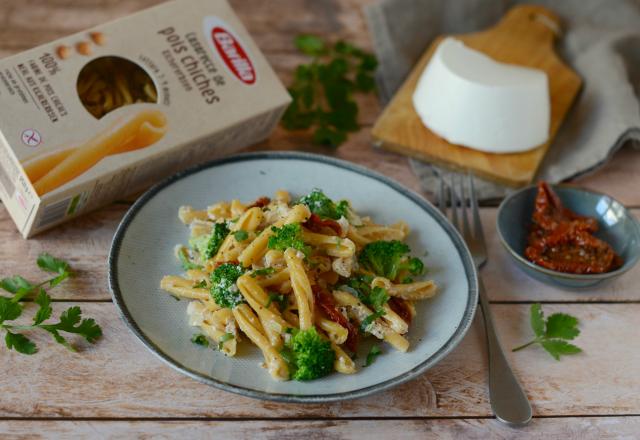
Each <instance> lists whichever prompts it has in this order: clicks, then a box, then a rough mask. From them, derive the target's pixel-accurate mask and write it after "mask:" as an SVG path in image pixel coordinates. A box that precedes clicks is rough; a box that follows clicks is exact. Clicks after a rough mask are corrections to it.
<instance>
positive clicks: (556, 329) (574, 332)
mask: <svg viewBox="0 0 640 440" xmlns="http://www.w3.org/2000/svg"><path fill="white" fill-rule="evenodd" d="M579 334H580V329H578V319H577V318H575V317H573V316H571V315H567V314H565V313H554V314H553V315H551V316H549V317H548V318H547V331H546V333H545V336H546V337H547V338H560V339H567V340H571V339H574V338H575V337H576V336H578V335H579Z"/></svg>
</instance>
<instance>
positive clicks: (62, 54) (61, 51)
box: [56, 46, 71, 60]
mask: <svg viewBox="0 0 640 440" xmlns="http://www.w3.org/2000/svg"><path fill="white" fill-rule="evenodd" d="M56 54H57V55H58V58H60V59H61V60H66V59H67V58H69V57H70V56H71V48H70V47H69V46H58V48H57V49H56Z"/></svg>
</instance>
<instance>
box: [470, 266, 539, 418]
mask: <svg viewBox="0 0 640 440" xmlns="http://www.w3.org/2000/svg"><path fill="white" fill-rule="evenodd" d="M478 286H479V288H480V291H479V293H480V294H479V296H480V306H481V307H482V316H483V317H484V326H485V329H486V333H487V346H488V347H489V399H490V401H491V409H493V412H494V414H495V415H496V418H497V419H498V420H500V421H501V422H503V423H506V424H508V425H511V426H524V425H526V424H527V423H529V421H531V415H532V413H531V404H530V403H529V399H527V395H526V394H525V393H524V391H523V389H522V386H520V383H519V382H518V379H516V376H515V375H514V374H513V370H512V369H511V366H510V365H509V362H508V361H507V358H506V357H505V355H504V351H503V350H502V346H501V345H500V341H499V340H498V336H497V335H496V329H495V327H494V325H493V317H492V314H491V309H490V307H489V300H488V299H487V293H486V291H485V288H484V284H483V282H482V278H480V277H478Z"/></svg>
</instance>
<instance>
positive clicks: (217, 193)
mask: <svg viewBox="0 0 640 440" xmlns="http://www.w3.org/2000/svg"><path fill="white" fill-rule="evenodd" d="M313 188H322V189H323V190H324V191H325V192H326V194H328V195H329V196H330V197H332V198H335V199H342V198H346V199H349V200H350V201H351V203H352V204H353V206H354V207H355V208H356V210H357V211H358V212H360V213H366V214H368V215H371V216H372V217H373V218H374V219H376V221H379V222H382V223H392V222H395V221H397V220H399V219H404V220H405V221H406V222H407V223H408V224H409V225H410V227H411V230H412V232H411V234H410V236H409V238H408V243H409V244H410V246H411V248H412V249H413V253H414V254H415V255H423V254H424V253H425V252H428V256H427V257H425V258H424V262H425V264H426V266H427V267H428V268H429V269H430V272H429V276H430V277H432V278H434V279H435V280H436V282H437V283H438V285H439V286H440V287H441V291H440V292H439V294H438V295H437V296H436V297H435V298H433V299H431V300H428V301H423V302H420V303H419V304H418V305H417V311H418V313H417V317H416V319H415V320H414V322H413V323H412V325H411V330H410V332H409V334H408V338H409V340H410V343H411V347H410V349H409V351H408V352H407V353H400V352H396V351H395V350H394V349H392V348H391V347H389V346H384V347H383V354H382V355H381V356H379V357H378V359H377V360H376V362H375V363H374V364H373V365H371V366H369V367H367V368H360V367H361V365H362V363H363V362H364V358H365V357H366V356H365V355H366V351H367V349H368V348H367V346H363V347H361V352H360V353H359V355H358V359H357V361H356V364H357V366H358V368H359V371H358V372H357V373H356V374H352V375H342V374H337V373H336V374H333V375H330V376H328V377H326V378H323V379H321V380H316V381H312V382H306V383H302V382H296V381H288V382H276V381H274V380H273V379H272V378H271V377H270V376H269V374H268V373H267V371H266V370H264V369H262V368H261V367H260V366H259V364H260V363H261V362H262V361H263V359H262V355H261V353H260V352H259V350H258V349H257V348H256V347H253V346H252V345H251V344H249V343H243V344H241V345H242V346H241V348H240V349H239V353H238V355H237V356H236V357H233V358H227V357H225V356H224V355H223V354H222V353H219V352H217V351H213V350H210V349H203V348H202V347H199V346H196V345H194V344H192V343H191V342H190V341H189V339H190V337H191V336H192V335H193V334H194V333H196V332H197V331H196V329H195V328H194V327H191V326H189V324H188V322H187V314H186V307H187V301H175V300H174V299H173V298H172V297H171V296H169V295H167V294H166V293H164V292H163V291H162V290H160V288H159V287H158V284H159V282H160V279H161V278H162V276H163V275H166V274H178V273H180V272H181V268H180V267H179V265H178V264H177V262H176V261H175V259H174V256H173V248H174V246H175V245H176V244H177V243H185V242H186V241H187V239H188V235H189V231H188V228H186V227H185V226H184V225H183V224H182V223H181V222H180V221H179V220H178V217H177V212H178V208H179V206H181V205H185V204H188V205H192V206H194V207H206V206H207V205H210V204H212V203H213V202H215V201H218V200H230V199H234V198H237V199H240V200H244V201H251V200H255V199H256V198H257V197H259V196H263V195H272V194H273V193H274V191H276V190H277V189H286V190H289V191H290V192H291V193H292V194H293V196H300V195H304V194H307V193H309V192H310V191H311V190H312V189H313ZM109 284H110V288H111V292H112V295H113V299H114V301H115V303H116V305H117V307H118V308H119V310H120V313H121V315H122V318H123V319H124V320H125V322H126V323H127V325H128V326H129V328H130V329H131V330H132V331H133V332H134V333H135V335H136V336H137V337H138V338H139V339H140V341H141V342H142V343H143V344H144V345H145V346H146V347H147V348H148V349H149V350H151V351H152V352H153V353H154V354H156V355H157V356H158V357H159V358H160V359H162V360H163V361H165V362H166V363H168V364H169V365H171V366H172V367H173V368H175V369H177V370H179V371H181V372H182V373H184V374H186V375H188V376H190V377H192V378H194V379H197V380H199V381H202V382H204V383H207V384H210V385H213V386H215V387H218V388H221V389H223V390H227V391H232V392H236V393H239V394H243V395H246V396H251V397H257V398H263V399H272V400H280V401H288V402H328V401H335V400H343V399H351V398H356V397H362V396H365V395H368V394H371V393H374V392H377V391H381V390H384V389H387V388H390V387H392V386H395V385H398V384H400V383H402V382H405V381H407V380H410V379H412V378H414V377H416V376H418V375H420V374H421V373H423V372H424V371H425V370H427V369H428V368H430V367H432V366H433V365H435V364H436V363H437V362H438V361H440V360H441V359H442V358H443V357H444V356H445V355H446V354H447V353H449V352H450V351H451V350H452V349H453V348H454V347H455V346H456V345H457V344H458V343H459V342H460V340H461V339H462V337H463V336H464V334H465V333H466V331H467V329H468V328H469V325H470V324H471V320H472V319H473V315H474V312H475V309H476V302H477V277H476V272H475V268H474V266H473V262H472V260H471V256H470V254H469V252H468V250H467V247H466V246H465V244H464V242H463V241H462V239H461V238H460V236H459V234H458V233H457V232H456V231H455V229H454V228H453V227H452V226H451V225H450V224H449V223H448V222H447V220H446V219H445V218H444V217H443V216H442V215H441V214H440V213H439V212H438V211H437V210H436V209H435V208H434V207H433V206H432V205H431V204H429V203H428V202H426V201H425V200H424V199H422V198H421V197H419V196H418V195H416V194H414V193H412V192H411V191H409V190H407V189H405V188H403V187H402V186H400V185H399V184H397V183H395V182H393V181H391V180H389V179H387V178H385V177H383V176H381V175H379V174H376V173H373V172H371V171H369V170H366V169H364V168H361V167H357V166H354V165H352V164H350V163H347V162H343V161H339V160H335V159H330V158H326V157H322V156H316V155H310V154H294V153H257V154H247V155H240V156H235V157H230V158H227V159H223V160H219V161H216V162H211V163H208V164H205V165H202V166H199V167H197V168H194V169H191V170H189V171H186V172H183V173H181V174H177V175H176V176H174V177H172V178H170V179H168V180H166V181H164V182H163V183H161V184H159V185H157V186H156V187H154V188H152V189H151V190H150V191H148V192H147V193H146V194H145V195H143V196H142V197H141V198H140V199H139V200H138V201H137V202H136V203H135V204H134V205H133V206H132V207H131V209H130V210H129V212H128V213H127V215H126V216H125V217H124V219H123V220H122V223H121V224H120V226H119V228H118V230H117V232H116V235H115V238H114V240H113V244H112V247H111V252H110V255H109ZM203 396H204V394H203Z"/></svg>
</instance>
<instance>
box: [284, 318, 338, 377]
mask: <svg viewBox="0 0 640 440" xmlns="http://www.w3.org/2000/svg"><path fill="white" fill-rule="evenodd" d="M282 355H283V356H282V357H283V358H284V359H285V360H286V361H287V362H288V364H289V369H290V373H291V378H292V379H295V380H301V381H306V380H313V379H317V378H319V377H323V376H326V375H327V374H330V373H331V372H332V371H333V362H334V361H335V358H336V354H335V352H334V351H333V349H332V348H331V343H330V342H329V341H327V340H325V339H323V338H322V337H321V336H320V335H319V334H318V332H317V331H316V329H315V328H314V327H311V328H310V329H308V330H294V332H293V336H292V337H291V339H290V340H289V341H288V342H287V344H286V345H285V350H283V352H282Z"/></svg>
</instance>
